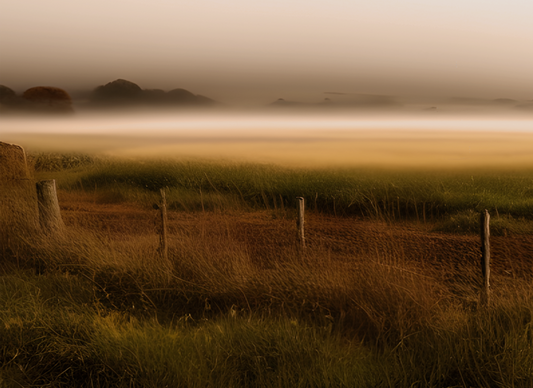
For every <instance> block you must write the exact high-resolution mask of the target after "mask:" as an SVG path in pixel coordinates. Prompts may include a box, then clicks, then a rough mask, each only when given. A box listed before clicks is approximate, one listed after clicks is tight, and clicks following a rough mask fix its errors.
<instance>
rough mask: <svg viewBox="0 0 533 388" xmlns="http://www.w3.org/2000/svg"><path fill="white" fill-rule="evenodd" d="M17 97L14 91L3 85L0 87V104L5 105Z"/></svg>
mask: <svg viewBox="0 0 533 388" xmlns="http://www.w3.org/2000/svg"><path fill="white" fill-rule="evenodd" d="M16 97H17V95H16V94H15V91H14V90H13V89H11V88H8V87H7V86H5V85H0V103H1V104H5V103H9V102H11V101H13V100H14V99H15V98H16Z"/></svg>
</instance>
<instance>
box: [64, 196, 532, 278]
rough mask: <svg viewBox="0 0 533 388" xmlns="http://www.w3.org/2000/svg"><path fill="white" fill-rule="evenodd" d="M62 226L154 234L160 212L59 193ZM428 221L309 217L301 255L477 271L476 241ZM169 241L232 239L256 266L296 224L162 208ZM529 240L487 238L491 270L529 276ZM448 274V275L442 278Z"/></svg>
mask: <svg viewBox="0 0 533 388" xmlns="http://www.w3.org/2000/svg"><path fill="white" fill-rule="evenodd" d="M59 200H60V206H61V211H62V216H63V219H64V221H65V223H66V225H67V226H78V227H82V228H88V229H91V230H94V231H99V232H104V233H106V234H108V235H109V236H110V237H112V238H116V239H121V238H126V237H135V236H140V235H147V234H149V235H154V239H157V233H158V228H159V225H160V212H159V211H158V210H155V209H150V208H142V207H139V206H138V205H135V204H130V203H114V204H109V203H107V204H105V203H97V202H95V201H93V200H91V197H90V196H85V197H84V196H82V195H78V194H76V195H72V194H68V193H64V192H63V193H59ZM432 228H433V225H432V224H423V223H416V222H410V223H408V222H405V223H399V222H393V223H390V222H384V221H379V220H369V219H362V218H347V217H334V216H332V215H325V214H319V213H313V212H308V213H306V219H305V239H306V244H307V248H306V251H307V252H313V251H314V252H321V253H323V254H327V255H328V257H330V258H333V259H338V260H363V261H364V260H380V261H383V262H387V263H388V264H395V263H406V262H410V263H411V264H414V265H416V266H419V267H421V268H426V269H430V270H431V271H432V272H433V273H437V274H438V273H440V274H441V275H442V276H443V277H445V278H446V277H447V276H456V274H457V273H462V272H463V273H472V272H475V273H478V272H480V271H481V270H480V268H481V267H480V259H481V253H480V238H479V236H476V235H456V234H447V233H438V232H433V231H432ZM168 232H169V238H170V239H171V240H172V239H179V238H180V237H183V236H187V237H199V238H205V239H207V240H209V241H213V240H218V242H220V241H226V242H227V241H231V242H232V243H234V244H238V245H239V246H240V247H241V248H242V249H244V250H245V251H246V252H247V253H248V254H249V255H250V256H251V257H252V258H253V259H254V260H255V261H256V262H258V263H261V262H263V263H264V262H268V260H271V259H272V258H274V257H279V255H280V252H286V251H287V250H291V249H294V250H295V251H297V250H298V239H297V233H296V220H295V217H294V216H293V214H292V213H289V212H282V211H279V210H270V211H266V210H264V211H253V212H245V211H242V212H236V211H229V212H224V213H222V212H185V211H168ZM532 256H533V236H531V235H508V236H505V237H503V236H492V237H491V273H492V274H493V275H496V276H504V277H520V278H523V277H526V278H530V277H533V258H532ZM446 274H448V275H446Z"/></svg>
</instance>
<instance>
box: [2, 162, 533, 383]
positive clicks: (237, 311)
mask: <svg viewBox="0 0 533 388" xmlns="http://www.w3.org/2000/svg"><path fill="white" fill-rule="evenodd" d="M46 157H47V158H49V160H56V159H55V158H54V157H51V156H50V155H48V156H46ZM43 158H45V156H43V155H40V156H39V155H36V156H34V157H33V159H32V160H33V162H34V164H35V166H41V167H39V171H37V176H38V177H39V178H48V177H54V178H56V179H58V182H59V187H60V189H61V192H60V202H61V198H63V199H68V201H70V202H69V204H71V203H74V201H78V202H79V203H80V206H82V205H83V206H86V207H88V208H89V207H90V208H91V209H94V210H95V212H97V211H101V208H103V207H106V206H107V207H109V206H118V207H117V209H119V210H116V212H119V211H122V212H123V213H121V214H120V216H121V217H122V216H124V218H120V221H117V225H115V229H113V230H105V229H103V228H102V227H101V225H102V223H104V222H105V220H102V221H101V222H100V223H98V224H91V223H89V222H87V223H85V224H84V223H83V222H81V221H83V220H84V217H88V216H86V215H83V214H82V213H80V214H78V215H76V217H78V218H76V219H77V220H78V221H80V222H77V223H76V222H74V221H73V220H74V218H68V219H67V226H68V228H67V231H66V232H65V234H64V235H61V236H57V237H51V236H47V235H43V234H41V233H36V232H35V231H34V230H31V228H26V229H24V228H23V226H22V225H24V220H22V219H19V220H14V219H13V215H12V214H13V213H10V214H11V216H9V217H8V216H6V215H7V214H8V213H7V212H6V211H5V209H4V208H2V207H1V206H3V205H4V203H2V204H0V210H1V211H0V235H1V236H2V239H0V244H1V246H0V254H1V255H2V262H1V263H0V274H1V276H0V343H1V344H2V345H1V347H0V386H7V387H10V386H13V387H19V386H26V387H30V386H31V387H44V386H47V387H62V386H80V387H106V386H108V387H165V386H169V387H170V386H172V387H196V386H198V387H219V386H224V387H226V386H232V387H293V386H302V387H376V386H383V387H413V386H421V387H422V386H428V387H448V386H449V387H452V386H460V387H472V386H475V387H511V386H529V385H530V384H531V381H533V369H532V368H531V365H533V363H532V361H533V346H532V345H533V333H532V331H531V330H532V329H531V328H532V321H533V286H532V285H531V280H532V275H533V272H532V271H531V268H530V266H529V267H528V266H527V265H525V266H524V267H520V268H521V269H520V270H515V271H513V272H512V274H509V272H506V271H504V270H498V267H496V269H495V271H494V274H493V279H492V286H493V294H492V302H491V305H490V307H488V308H478V306H477V300H478V288H479V280H478V274H477V263H476V262H472V261H469V260H464V261H463V262H461V263H460V265H456V264H457V263H454V264H455V265H451V264H452V263H451V262H450V263H448V264H450V265H436V264H437V263H432V262H430V260H429V259H428V260H427V261H423V260H418V259H416V260H415V259H414V258H415V256H414V253H413V252H411V251H409V250H406V249H403V248H401V247H402V245H401V244H402V239H403V238H404V237H401V236H400V235H394V234H392V233H389V232H388V229H389V228H390V227H392V226H394V225H396V224H395V223H394V222H392V221H394V220H396V221H398V222H399V221H400V220H401V221H402V223H403V224H402V225H400V226H402V227H403V226H405V227H406V228H407V229H409V228H414V226H413V225H415V224H416V220H417V218H416V209H418V219H419V220H420V222H422V218H423V209H424V207H423V206H420V205H419V203H425V209H426V218H427V224H428V225H427V227H426V229H416V228H415V231H416V233H422V232H424V233H429V231H430V230H431V229H436V228H438V227H439V225H444V224H445V223H446V222H450V223H452V224H453V223H454V222H456V223H458V224H460V225H462V226H464V225H466V226H468V225H470V223H471V221H470V220H469V219H470V218H472V219H476V215H475V213H469V212H470V210H472V211H474V210H476V209H479V208H484V207H487V208H490V209H496V207H498V211H499V212H500V213H499V214H500V220H501V221H500V222H501V223H502V225H503V226H502V231H503V230H507V229H509V233H514V232H513V230H511V229H510V228H511V226H515V227H516V225H520V223H523V224H524V225H526V226H527V225H529V223H528V222H529V221H528V213H526V211H525V209H528V206H529V202H528V200H527V199H524V198H521V197H520V196H521V195H522V194H524V193H525V192H526V191H527V190H528V187H529V186H528V185H529V184H530V182H531V180H530V179H529V178H528V174H527V172H516V173H514V174H506V175H498V174H496V173H490V174H489V173H482V172H478V173H476V174H472V173H470V174H466V173H457V174H452V173H445V172H441V173H439V174H430V173H426V172H418V173H415V172H409V173H407V172H390V171H389V172H387V171H379V172H369V171H359V172H357V171H352V170H336V171H326V170H324V171H320V170H313V171H311V170H289V169H283V168H279V167H273V166H258V165H253V166H251V165H250V166H247V165H232V164H227V165H223V164H210V163H199V162H196V163H192V162H191V163H186V162H170V161H165V162H154V161H152V162H144V163H140V162H126V161H116V160H94V159H83V162H80V163H78V162H76V163H74V165H73V166H72V168H68V169H58V168H56V167H54V168H49V167H46V163H44V162H43V160H45V159H43ZM69 158H70V156H69V157H65V160H68V159H69ZM80 160H81V159H80ZM54 163H55V162H54ZM54 165H56V164H54ZM472 177H473V179H472ZM500 185H503V186H504V187H505V188H504V189H502V188H501V187H500ZM521 185H523V186H521ZM161 186H168V187H169V192H170V194H169V197H170V201H171V203H172V204H173V207H172V210H171V212H172V213H176V212H179V214H180V216H181V218H184V217H185V216H188V217H191V218H194V219H195V220H198V221H197V223H196V224H194V225H196V226H198V225H199V226H198V227H196V226H195V227H190V228H178V227H175V229H174V230H173V232H172V236H171V238H170V239H169V255H168V259H164V258H163V257H161V256H160V255H159V254H158V251H157V245H158V243H157V234H156V230H155V229H154V227H153V226H150V225H148V224H146V225H145V226H141V227H140V228H141V229H143V228H144V230H145V231H144V232H143V233H138V232H137V231H130V232H128V233H125V232H123V230H128V229H127V226H129V224H131V223H133V222H135V218H132V217H133V216H134V215H133V214H131V213H132V211H133V210H132V209H137V210H138V211H139V212H141V211H145V212H148V211H149V210H147V209H145V208H147V207H149V206H151V204H152V203H154V202H156V201H157V190H158V189H159V188H160V187H161ZM316 193H319V195H318V196H317V195H316ZM302 194H303V195H305V197H306V199H307V202H308V206H310V208H311V214H315V215H316V216H317V217H318V216H319V215H320V213H322V214H324V217H335V214H336V217H335V219H337V220H340V219H341V216H344V215H346V216H347V215H350V216H352V215H356V216H365V217H371V222H370V223H369V225H373V226H374V227H375V228H377V229H376V230H377V231H376V232H375V234H374V235H372V234H369V235H365V239H367V240H368V239H372V240H373V241H370V242H369V241H365V243H367V244H369V243H372V242H375V243H376V245H373V246H372V247H371V249H368V250H364V249H362V247H361V246H360V245H357V244H359V243H358V242H354V243H353V244H355V245H354V247H355V248H357V249H354V250H353V251H350V253H346V251H343V250H334V249H331V248H330V247H328V246H327V245H320V244H315V245H313V244H311V245H310V248H308V249H307V250H305V251H302V250H301V249H299V248H298V247H297V246H296V245H291V244H285V243H282V242H280V241H279V240H275V239H270V238H269V237H268V236H270V235H268V234H267V233H265V234H264V235H262V236H259V235H258V236H252V240H253V241H254V242H253V243H249V242H247V241H248V240H242V239H240V235H239V233H240V231H241V230H242V229H239V228H238V223H233V222H231V221H230V220H229V219H228V218H227V214H229V213H231V214H237V215H236V217H237V218H238V219H239V220H240V221H239V222H247V223H248V224H250V223H251V222H252V221H253V219H252V218H249V217H251V216H249V215H250V214H251V215H256V214H263V213H265V212H266V213H269V214H280V215H281V216H282V217H285V218H286V219H289V218H291V217H292V214H291V213H290V210H289V207H290V206H291V204H292V202H291V201H292V198H294V197H295V196H297V195H302ZM400 194H401V195H400ZM398 197H399V198H400V200H399V203H400V214H398V213H396V210H395V209H396V208H395V206H397V203H398ZM278 198H281V199H280V200H278ZM333 198H334V199H335V202H333ZM474 198H476V201H473V199H474ZM315 199H316V202H315ZM415 201H416V203H417V205H416V206H415V205H414V202H415ZM315 203H316V205H315ZM409 203H411V204H412V205H409ZM125 204H128V206H129V207H128V208H127V209H128V210H127V211H125V210H120V209H122V208H120V206H125ZM282 204H283V206H284V207H283V208H282ZM391 204H392V205H394V206H392V205H391ZM469 204H470V205H471V206H470V207H469V206H468V205H469ZM472 205H474V206H472ZM69 206H70V205H69ZM315 206H316V213H315ZM409 206H411V207H409ZM202 208H203V210H204V211H201V210H202ZM99 209H100V210H99ZM143 209H144V210H143ZM404 209H407V211H405V212H404ZM429 209H433V213H431V211H430V210H429ZM521 209H522V210H521ZM409 210H410V211H409ZM151 211H154V210H153V209H152V210H151ZM223 211H224V212H223ZM521 211H523V213H521ZM28 212H29V211H28ZM28 212H23V213H19V217H21V218H22V217H27V216H29V217H30V218H31V215H29V214H28ZM70 212H71V213H76V210H70ZM276 212H277V213H276ZM317 213H318V214H317ZM69 214H70V213H69ZM431 214H433V222H432V221H431ZM69 217H74V215H70V216H69ZM128 217H129V218H128ZM521 217H523V218H524V220H523V221H519V219H520V218H521ZM495 218H498V217H495ZM327 219H328V218H324V223H325V222H326V221H327ZM464 219H466V221H464ZM383 220H386V221H390V222H383ZM14 221H16V224H17V225H18V226H17V228H16V231H14V230H13V228H12V225H13V222H14ZM272 221H276V222H277V221H279V222H281V221H283V219H281V220H280V219H273V220H272ZM515 221H516V222H515ZM195 222H196V221H195ZM309 222H310V223H311V222H313V218H311V219H310V221H309ZM413 222H414V224H413ZM472 222H473V221H472ZM248 224H247V225H248ZM190 225H193V224H192V223H191V224H190ZM119 226H121V227H122V229H120V228H119ZM450 228H451V227H450ZM506 228H507V229H506ZM452 229H453V228H452ZM129 230H131V229H129ZM524 230H525V229H520V231H521V233H526V232H525V231H524ZM283 233H284V234H286V233H285V232H283ZM283 233H281V234H283ZM462 233H464V232H462ZM502 233H503V232H502ZM6 236H8V237H6ZM439 236H441V235H439ZM442 236H446V235H442ZM442 236H441V238H444V237H442ZM260 237H261V238H260ZM452 237H453V238H458V237H456V236H451V237H450V238H452ZM461 238H462V237H461ZM520 238H523V239H526V238H529V235H527V234H523V235H522V237H520ZM384 239H385V240H387V244H385V245H383V244H382V242H383V240H384ZM374 240H375V241H374ZM450 241H452V242H453V241H456V240H450ZM457 241H458V240H457ZM461 241H462V240H461ZM468 241H469V240H468ZM254 249H255V250H254ZM427 249H430V248H427ZM428 252H429V251H424V252H423V253H422V255H421V256H420V257H428V258H429V253H428ZM417 257H418V256H417ZM506 259H509V260H514V261H515V262H519V261H524V263H527V260H528V255H527V254H525V255H522V254H521V253H520V252H514V251H510V252H508V257H506ZM498 260H500V261H503V259H502V258H498Z"/></svg>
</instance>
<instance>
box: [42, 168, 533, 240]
mask: <svg viewBox="0 0 533 388" xmlns="http://www.w3.org/2000/svg"><path fill="white" fill-rule="evenodd" d="M43 169H45V168H44V167H43ZM41 175H42V176H50V173H48V175H46V174H45V173H41ZM54 176H55V177H56V178H57V179H58V180H59V186H60V187H61V188H63V189H65V190H83V191H85V192H87V193H95V195H97V194H96V193H99V194H98V195H99V197H98V198H99V200H101V201H111V202H112V201H124V200H126V201H134V202H140V203H145V204H146V203H148V202H149V199H148V198H150V199H153V198H154V197H155V193H157V192H158V191H159V189H160V188H164V187H168V188H169V189H170V194H169V195H168V197H169V201H170V206H171V207H172V208H173V209H176V210H186V211H198V210H213V209H222V210H225V209H243V208H244V209H260V208H261V209H265V208H267V209H279V208H291V207H294V206H295V201H296V200H295V198H296V197H299V196H303V197H305V199H306V201H307V207H308V208H310V209H313V210H317V211H320V212H325V213H329V214H335V215H338V216H343V215H358V216H366V217H372V218H379V219H385V220H390V221H392V220H418V221H420V222H423V221H427V222H429V221H435V220H443V219H448V218H449V217H450V216H452V215H457V214H464V213H465V212H468V211H476V212H477V211H481V210H483V209H488V210H489V211H490V212H491V214H493V215H498V216H502V217H504V216H506V217H512V218H514V219H516V220H519V219H523V220H524V221H525V222H524V223H523V224H524V225H523V227H524V228H526V229H527V230H528V231H529V230H530V229H531V227H530V226H527V225H526V224H529V222H528V220H531V219H532V214H533V171H529V170H520V171H488V170H480V169H478V170H469V171H460V170H456V171H426V170H419V171H414V170H409V171H405V170H396V171H394V170H378V169H370V168H366V169H365V168H359V169H355V168H351V169H348V168H344V169H341V168H338V169H304V168H299V169H296V168H284V167H280V166H273V165H259V164H236V163H208V162H200V161H178V160H176V161H169V160H165V161H157V160H146V161H123V160H113V159H106V160H100V161H96V162H94V163H92V164H89V165H85V166H82V167H79V168H78V169H70V170H66V171H63V172H59V173H56V174H55V175H54ZM442 228H446V225H444V226H443V227H442ZM448 229H451V231H453V230H454V228H453V226H452V227H451V228H448Z"/></svg>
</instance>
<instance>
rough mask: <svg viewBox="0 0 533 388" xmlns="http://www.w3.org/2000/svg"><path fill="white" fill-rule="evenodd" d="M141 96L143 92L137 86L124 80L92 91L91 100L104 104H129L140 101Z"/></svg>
mask: <svg viewBox="0 0 533 388" xmlns="http://www.w3.org/2000/svg"><path fill="white" fill-rule="evenodd" d="M142 94H143V90H142V89H141V88H140V86H139V85H137V84H135V83H133V82H130V81H127V80H125V79H117V80H115V81H112V82H109V83H107V84H105V85H100V86H98V87H97V88H96V89H94V92H93V93H92V96H91V99H92V100H93V101H94V102H97V103H104V104H131V103H132V102H136V101H140V100H141V96H142Z"/></svg>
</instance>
